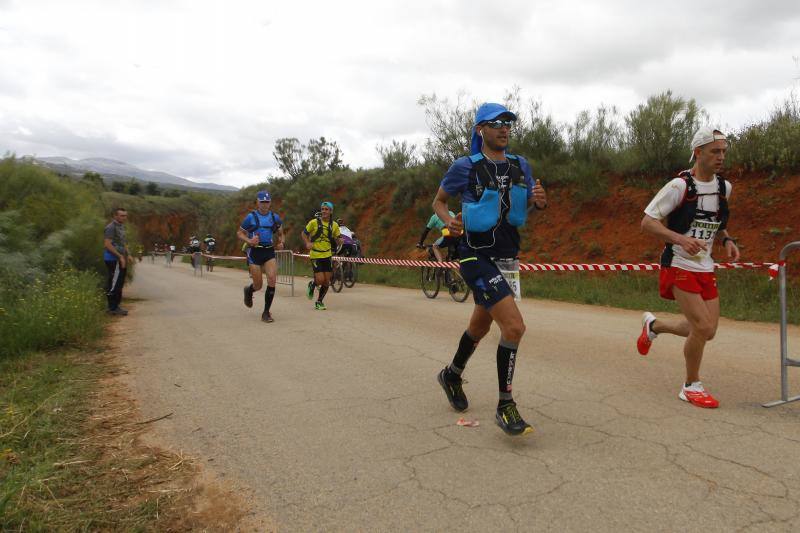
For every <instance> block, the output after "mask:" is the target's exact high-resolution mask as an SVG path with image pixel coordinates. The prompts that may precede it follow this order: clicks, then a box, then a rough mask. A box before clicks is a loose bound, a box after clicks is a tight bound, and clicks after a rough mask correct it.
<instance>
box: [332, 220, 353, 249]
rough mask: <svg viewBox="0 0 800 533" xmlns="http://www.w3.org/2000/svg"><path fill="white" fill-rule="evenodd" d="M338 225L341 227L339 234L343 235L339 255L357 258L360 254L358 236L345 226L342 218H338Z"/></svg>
mask: <svg viewBox="0 0 800 533" xmlns="http://www.w3.org/2000/svg"><path fill="white" fill-rule="evenodd" d="M336 223H337V224H338V225H339V233H340V234H341V235H342V248H341V250H340V251H339V253H340V254H341V255H343V256H345V257H356V255H357V254H358V247H357V246H356V239H355V236H356V234H355V233H354V232H353V230H351V229H350V228H348V227H347V226H345V225H344V221H342V219H341V218H337V219H336Z"/></svg>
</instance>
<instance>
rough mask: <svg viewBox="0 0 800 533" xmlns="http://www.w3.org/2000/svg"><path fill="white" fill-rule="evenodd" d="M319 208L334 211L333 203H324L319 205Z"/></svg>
mask: <svg viewBox="0 0 800 533" xmlns="http://www.w3.org/2000/svg"><path fill="white" fill-rule="evenodd" d="M319 206H320V207H327V208H328V209H330V210H331V211H333V203H331V202H322V203H321V204H319Z"/></svg>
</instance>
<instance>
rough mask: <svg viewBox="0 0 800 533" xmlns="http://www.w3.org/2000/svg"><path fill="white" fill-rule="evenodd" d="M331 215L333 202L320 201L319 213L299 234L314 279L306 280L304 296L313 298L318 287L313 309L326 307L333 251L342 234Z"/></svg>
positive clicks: (340, 241) (339, 242) (339, 243)
mask: <svg viewBox="0 0 800 533" xmlns="http://www.w3.org/2000/svg"><path fill="white" fill-rule="evenodd" d="M332 215H333V203H331V202H322V204H321V205H320V214H319V216H318V217H314V218H312V219H311V220H310V221H309V222H308V224H306V227H305V229H303V232H302V233H301V234H300V235H301V236H302V237H303V242H304V243H305V245H306V250H309V254H308V255H309V256H310V258H311V268H312V269H313V270H314V279H313V280H312V281H309V282H308V290H307V291H306V296H308V299H309V300H311V299H313V298H314V289H315V288H317V287H319V292H318V294H317V301H316V302H314V309H317V310H320V311H324V310H325V309H327V307H325V303H323V301H322V300H323V299H324V298H325V294H326V293H327V292H328V287H330V285H331V275H332V273H333V262H332V260H331V257H333V251H334V250H336V249H337V248H338V247H339V246H341V245H342V236H341V233H340V231H339V224H337V223H336V222H335V221H334V220H333V219H332V218H331V216H332Z"/></svg>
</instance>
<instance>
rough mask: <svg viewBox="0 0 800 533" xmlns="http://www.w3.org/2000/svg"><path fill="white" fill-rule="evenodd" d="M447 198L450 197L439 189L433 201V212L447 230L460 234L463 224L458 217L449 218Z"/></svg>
mask: <svg viewBox="0 0 800 533" xmlns="http://www.w3.org/2000/svg"><path fill="white" fill-rule="evenodd" d="M449 198H450V195H449V194H447V192H446V191H445V190H444V189H443V188H441V187H439V190H438V191H437V192H436V197H435V198H434V199H433V212H434V213H436V215H437V216H438V217H439V218H440V219H442V222H444V223H445V224H446V225H447V229H449V230H450V231H451V232H453V233H455V234H460V233H461V232H462V231H463V229H464V224H463V223H462V222H461V219H460V217H451V216H450V209H449V208H448V207H447V200H448V199H449Z"/></svg>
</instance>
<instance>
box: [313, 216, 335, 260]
mask: <svg viewBox="0 0 800 533" xmlns="http://www.w3.org/2000/svg"><path fill="white" fill-rule="evenodd" d="M314 218H315V219H316V221H317V231H315V232H314V235H311V243H312V244H313V243H315V242H317V241H318V240H319V238H320V237H322V236H323V235H322V233H323V231H324V230H325V228H326V226H325V225H323V223H322V217H314ZM327 228H328V242H330V243H331V254H334V253H336V239H334V238H333V213H331V218H329V219H328V225H327ZM316 251H317V252H320V251H321V250H316Z"/></svg>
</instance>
